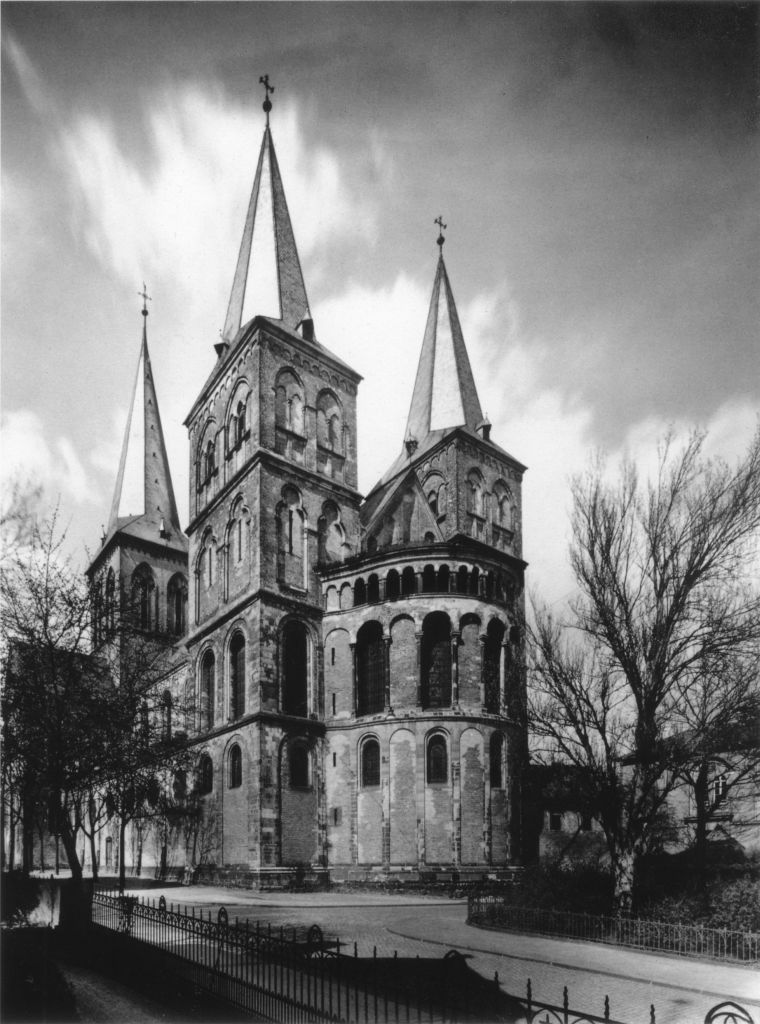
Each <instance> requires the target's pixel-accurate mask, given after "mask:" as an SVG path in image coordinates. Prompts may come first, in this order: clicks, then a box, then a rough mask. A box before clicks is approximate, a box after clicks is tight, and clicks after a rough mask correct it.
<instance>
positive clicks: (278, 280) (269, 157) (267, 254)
mask: <svg viewBox="0 0 760 1024" xmlns="http://www.w3.org/2000/svg"><path fill="white" fill-rule="evenodd" d="M260 82H261V84H262V85H263V86H264V88H265V90H266V99H265V101H264V111H265V113H266V118H267V120H266V127H265V129H264V138H263V139H262V142H261V151H260V153H259V162H258V166H257V167H256V177H255V178H254V181H253V191H252V192H251V200H250V202H249V204H248V215H247V216H246V219H245V227H244V228H243V238H242V241H241V243H240V252H239V254H238V261H237V266H236V268H235V277H234V280H233V282H232V292H231V293H230V301H229V305H228V307H227V317H226V319H225V322H224V331H223V332H222V336H223V340H224V341H225V342H227V344H231V343H232V342H233V341H234V340H235V336H236V334H237V332H238V331H239V330H240V328H241V326H242V325H243V324H245V323H247V322H248V321H249V320H250V319H252V318H253V317H254V316H259V315H261V316H268V317H271V318H272V319H273V320H282V321H283V323H284V324H285V326H286V327H289V328H291V330H295V329H296V328H297V327H298V325H299V324H300V323H301V321H303V320H309V319H311V313H310V312H309V301H308V299H307V298H306V287H305V285H304V282H303V274H302V273H301V264H300V261H299V259H298V250H297V249H296V242H295V237H294V235H293V226H292V224H291V223H290V214H289V213H288V204H287V202H286V200H285V190H284V189H283V186H282V178H281V177H280V168H279V166H278V164H277V156H276V154H275V151H274V143H273V141H272V133H271V131H270V129H269V112H270V110H271V109H272V103H271V101H270V99H269V94H270V92H273V91H274V86H271V85H270V84H269V76H268V75H263V76H262V77H261V79H260Z"/></svg>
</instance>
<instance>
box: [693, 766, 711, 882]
mask: <svg viewBox="0 0 760 1024" xmlns="http://www.w3.org/2000/svg"><path fill="white" fill-rule="evenodd" d="M694 802H695V804H696V807H695V817H696V819H697V822H696V834H695V837H694V854H695V865H694V867H695V872H694V875H695V880H696V883H697V889H698V891H699V892H700V893H702V894H703V895H704V893H705V887H706V881H707V816H708V813H709V810H710V807H709V793H708V783H707V763H706V762H703V763H702V764H701V765H700V766H699V771H698V772H697V777H696V779H695V781H694Z"/></svg>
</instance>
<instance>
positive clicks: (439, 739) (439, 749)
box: [426, 733, 449, 784]
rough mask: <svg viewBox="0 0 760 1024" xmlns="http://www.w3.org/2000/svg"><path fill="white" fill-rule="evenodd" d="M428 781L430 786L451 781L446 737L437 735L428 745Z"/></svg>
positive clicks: (431, 738) (432, 737)
mask: <svg viewBox="0 0 760 1024" xmlns="http://www.w3.org/2000/svg"><path fill="white" fill-rule="evenodd" d="M426 767H427V781H428V784H431V783H436V782H448V781H449V758H448V753H447V751H446V737H445V736H441V735H440V734H439V733H436V735H435V736H431V737H430V739H429V740H428V745H427V759H426Z"/></svg>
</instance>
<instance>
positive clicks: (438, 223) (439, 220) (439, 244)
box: [433, 215, 448, 256]
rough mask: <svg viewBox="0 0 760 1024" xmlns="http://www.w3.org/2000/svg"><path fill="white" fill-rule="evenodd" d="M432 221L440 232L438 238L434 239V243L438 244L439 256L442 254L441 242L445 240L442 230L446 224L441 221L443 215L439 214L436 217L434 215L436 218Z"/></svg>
mask: <svg viewBox="0 0 760 1024" xmlns="http://www.w3.org/2000/svg"><path fill="white" fill-rule="evenodd" d="M433 223H434V224H437V225H438V227H439V228H440V234H439V235H438V238H437V239H436V245H437V246H438V250H439V252H440V254H441V256H443V243H444V242H445V241H446V239H445V238H444V237H443V232H444V231H445V230H446V228H447V227H448V225H447V224H444V223H443V217H441V216H440V215H439V216H438V217H436V219H435V220H434V221H433Z"/></svg>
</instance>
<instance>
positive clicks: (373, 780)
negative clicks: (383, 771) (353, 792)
mask: <svg viewBox="0 0 760 1024" xmlns="http://www.w3.org/2000/svg"><path fill="white" fill-rule="evenodd" d="M379 785H380V744H379V743H378V742H377V740H376V739H369V740H365V741H364V743H362V760H361V786H362V789H369V788H370V787H371V786H379Z"/></svg>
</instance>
